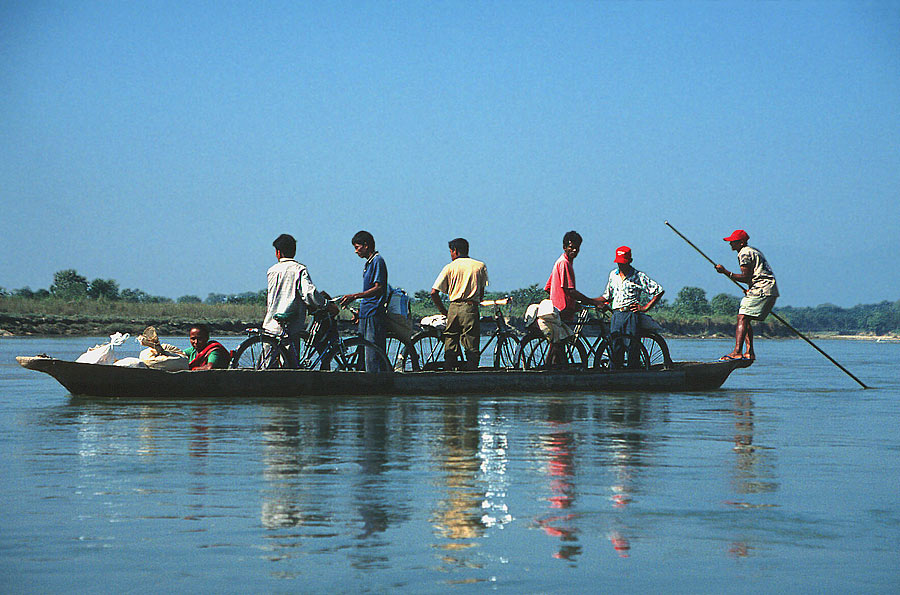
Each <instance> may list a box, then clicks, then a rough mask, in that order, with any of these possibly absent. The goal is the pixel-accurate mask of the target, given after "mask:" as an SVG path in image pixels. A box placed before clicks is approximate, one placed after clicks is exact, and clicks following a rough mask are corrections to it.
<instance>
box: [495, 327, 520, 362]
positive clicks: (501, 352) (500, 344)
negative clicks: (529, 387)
mask: <svg viewBox="0 0 900 595" xmlns="http://www.w3.org/2000/svg"><path fill="white" fill-rule="evenodd" d="M518 345H519V338H518V337H517V336H516V335H515V334H514V333H509V332H507V333H503V332H501V333H500V334H499V335H498V336H497V344H496V345H494V367H495V368H497V369H509V368H515V367H516V349H517V348H518Z"/></svg>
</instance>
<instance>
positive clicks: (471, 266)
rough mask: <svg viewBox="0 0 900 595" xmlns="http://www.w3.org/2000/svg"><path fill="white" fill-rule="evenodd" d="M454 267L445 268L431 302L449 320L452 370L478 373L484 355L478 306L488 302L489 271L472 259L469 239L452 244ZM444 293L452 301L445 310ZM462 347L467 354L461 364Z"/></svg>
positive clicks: (446, 335) (448, 353) (447, 342)
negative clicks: (486, 299) (485, 289)
mask: <svg viewBox="0 0 900 595" xmlns="http://www.w3.org/2000/svg"><path fill="white" fill-rule="evenodd" d="M449 246H450V263H449V264H448V265H447V266H445V267H444V268H443V270H442V271H441V273H440V274H439V275H438V276H437V279H435V281H434V285H433V286H432V288H431V301H432V302H434V305H435V306H437V309H438V310H439V311H440V313H441V314H443V315H444V316H446V317H447V327H446V328H445V329H444V333H443V338H444V359H445V361H446V363H447V368H448V369H457V368H460V367H461V368H463V369H465V370H477V369H478V360H479V357H480V354H481V314H480V312H479V310H478V304H479V303H481V300H482V299H484V288H485V286H486V285H487V284H488V274H487V267H486V266H485V265H484V263H483V262H481V261H480V260H475V259H474V258H469V242H468V241H467V240H466V239H465V238H456V239H453V240H450V242H449ZM441 293H446V294H447V297H448V298H449V299H450V307H449V308H445V307H444V303H443V302H442V301H441ZM460 345H462V351H464V352H465V354H466V360H465V364H463V365H460V364H459V356H460Z"/></svg>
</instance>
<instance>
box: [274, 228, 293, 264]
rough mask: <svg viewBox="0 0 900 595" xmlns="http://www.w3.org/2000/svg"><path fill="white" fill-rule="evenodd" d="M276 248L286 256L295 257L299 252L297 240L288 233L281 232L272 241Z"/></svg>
mask: <svg viewBox="0 0 900 595" xmlns="http://www.w3.org/2000/svg"><path fill="white" fill-rule="evenodd" d="M272 245H273V246H275V249H276V250H278V251H279V252H281V253H282V254H284V256H285V258H293V257H294V255H295V254H297V240H295V239H294V236H292V235H288V234H286V233H283V234H281V235H280V236H278V237H277V238H275V241H274V242H272Z"/></svg>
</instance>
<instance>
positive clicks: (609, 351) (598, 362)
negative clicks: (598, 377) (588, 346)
mask: <svg viewBox="0 0 900 595" xmlns="http://www.w3.org/2000/svg"><path fill="white" fill-rule="evenodd" d="M629 337H631V335H621V336H620V337H619V338H616V339H612V340H609V339H603V341H601V342H600V345H599V346H598V347H597V351H596V353H594V366H593V367H594V369H595V370H597V369H603V370H609V369H616V368H631V369H641V370H646V369H647V368H649V367H650V365H651V359H650V354H649V353H648V352H647V348H646V347H645V346H644V345H645V344H644V343H643V342H640V344H639V346H638V357H639V358H640V359H639V361H638V362H637V363H636V364H634V365H631V364H630V362H629V359H628V358H629V357H631V356H630V354H629V353H628V350H624V353H623V355H622V357H623V362H622V364H621V366H618V367H617V366H615V365H614V364H613V361H614V359H613V345H614V343H615V342H616V341H618V340H622V339H627V338H629ZM648 338H649V337H648ZM653 345H656V343H653ZM656 353H657V355H658V357H659V358H660V362H659V363H662V352H661V351H660V350H659V349H658V348H657V349H656ZM666 353H668V350H666Z"/></svg>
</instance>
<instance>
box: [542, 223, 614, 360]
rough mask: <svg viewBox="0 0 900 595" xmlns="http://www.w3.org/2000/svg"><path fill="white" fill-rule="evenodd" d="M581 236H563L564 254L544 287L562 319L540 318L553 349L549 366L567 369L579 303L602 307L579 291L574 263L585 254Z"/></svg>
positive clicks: (569, 234) (553, 317)
mask: <svg viewBox="0 0 900 595" xmlns="http://www.w3.org/2000/svg"><path fill="white" fill-rule="evenodd" d="M581 242H582V239H581V234H579V233H578V232H577V231H567V232H566V234H565V235H564V236H563V253H562V255H561V256H560V257H559V258H558V259H556V263H554V265H553V271H551V272H550V278H549V279H548V280H547V284H546V285H544V291H546V292H548V293H549V294H550V301H551V302H552V303H553V307H554V309H555V310H556V311H557V312H558V314H559V316H558V318H557V316H555V315H554V316H540V317H538V319H537V322H538V327H540V329H541V331H542V332H543V333H544V336H545V337H547V339H548V340H549V341H550V349H549V350H548V353H547V365H549V366H554V365H564V364H565V363H566V361H565V350H564V349H563V347H562V345H561V343H562V342H563V341H564V340H566V339H568V338H569V337H571V336H572V335H573V333H572V329H571V328H569V326H568V325H569V324H571V323H572V322H573V321H574V319H575V313H576V310H577V306H578V303H579V302H586V303H589V304H597V305H599V303H598V302H597V301H596V300H594V299H591V298H589V297H587V296H586V295H584V294H583V293H581V292H580V291H578V290H577V289H575V268H574V266H573V263H574V262H575V258H576V257H577V256H578V253H579V252H581Z"/></svg>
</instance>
